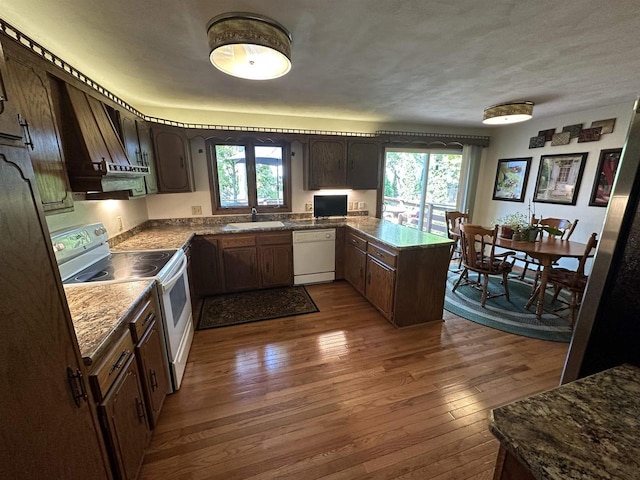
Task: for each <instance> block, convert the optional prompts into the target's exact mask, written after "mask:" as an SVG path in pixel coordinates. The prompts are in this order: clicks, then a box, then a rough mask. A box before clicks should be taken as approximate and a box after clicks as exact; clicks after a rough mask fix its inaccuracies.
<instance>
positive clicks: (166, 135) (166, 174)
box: [152, 127, 193, 193]
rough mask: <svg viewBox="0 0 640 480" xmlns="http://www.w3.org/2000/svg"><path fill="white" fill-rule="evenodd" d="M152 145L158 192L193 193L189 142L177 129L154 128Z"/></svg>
mask: <svg viewBox="0 0 640 480" xmlns="http://www.w3.org/2000/svg"><path fill="white" fill-rule="evenodd" d="M152 134H153V145H154V152H155V159H156V168H157V169H158V182H159V183H158V190H159V191H160V192H162V193H182V192H192V191H193V180H192V174H191V155H190V151H189V140H188V139H187V137H186V136H185V135H184V133H183V132H182V131H181V130H180V129H178V128H175V129H173V128H172V129H169V127H158V128H156V127H154V128H153V129H152Z"/></svg>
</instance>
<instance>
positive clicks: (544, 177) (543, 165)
mask: <svg viewBox="0 0 640 480" xmlns="http://www.w3.org/2000/svg"><path fill="white" fill-rule="evenodd" d="M587 155H588V152H584V153H567V154H562V155H542V156H541V157H540V168H539V169H538V179H537V180H536V188H535V191H534V195H533V201H534V202H541V203H558V204H562V205H575V204H576V200H577V198H578V190H579V189H580V181H581V180H582V173H583V171H584V164H585V160H586V158H587Z"/></svg>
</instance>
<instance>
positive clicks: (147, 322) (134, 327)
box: [129, 294, 171, 428]
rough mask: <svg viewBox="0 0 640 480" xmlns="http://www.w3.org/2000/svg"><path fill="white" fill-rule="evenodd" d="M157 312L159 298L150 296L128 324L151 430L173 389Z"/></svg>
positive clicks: (144, 300)
mask: <svg viewBox="0 0 640 480" xmlns="http://www.w3.org/2000/svg"><path fill="white" fill-rule="evenodd" d="M158 312H159V308H158V303H157V301H156V298H155V296H154V295H151V294H149V295H148V296H147V297H146V298H144V299H143V301H142V304H141V306H140V307H139V308H138V310H137V312H136V313H135V314H134V315H133V318H132V319H131V320H130V322H129V325H130V328H131V336H132V338H133V342H134V344H135V356H136V361H137V362H138V368H139V369H140V376H141V380H142V390H143V393H144V398H145V405H146V407H147V413H148V418H149V426H150V427H151V428H154V427H155V426H156V425H157V423H158V417H159V416H160V410H161V409H162V405H163V404H164V399H165V397H166V396H167V392H168V391H169V390H170V388H171V386H170V380H169V371H168V369H167V360H166V354H165V351H164V349H163V347H162V340H161V338H160V336H161V335H162V332H161V331H160V328H161V327H160V324H159V322H160V321H161V320H160V316H159V314H158Z"/></svg>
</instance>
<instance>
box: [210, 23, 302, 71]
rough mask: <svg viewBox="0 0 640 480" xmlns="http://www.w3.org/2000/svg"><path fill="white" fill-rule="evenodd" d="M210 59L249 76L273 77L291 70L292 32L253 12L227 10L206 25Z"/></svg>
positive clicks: (215, 63) (221, 65) (217, 65)
mask: <svg viewBox="0 0 640 480" xmlns="http://www.w3.org/2000/svg"><path fill="white" fill-rule="evenodd" d="M207 35H208V36H209V48H210V52H211V53H210V54H209V59H210V60H211V63H213V65H214V66H215V67H216V68H217V69H218V70H220V71H222V72H224V73H227V74H229V75H233V76H234V77H240V78H247V79H249V80H270V79H272V78H278V77H281V76H283V75H285V74H286V73H287V72H288V71H289V70H291V41H292V38H291V34H290V33H289V31H288V30H287V29H286V28H284V27H283V26H282V25H280V24H279V23H278V22H276V21H275V20H272V19H270V18H267V17H264V16H262V15H257V14H254V13H243V12H235V13H225V14H222V15H218V16H217V17H214V18H212V19H211V20H210V21H209V24H208V25H207Z"/></svg>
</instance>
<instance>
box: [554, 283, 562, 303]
mask: <svg viewBox="0 0 640 480" xmlns="http://www.w3.org/2000/svg"><path fill="white" fill-rule="evenodd" d="M553 288H554V290H555V292H553V298H552V299H551V303H553V302H555V301H556V300H558V295H559V294H560V290H562V288H561V287H558V286H557V285H554V286H553Z"/></svg>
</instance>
